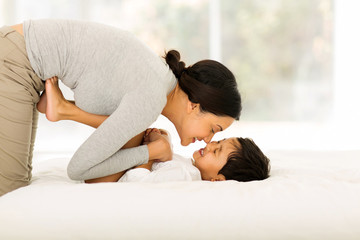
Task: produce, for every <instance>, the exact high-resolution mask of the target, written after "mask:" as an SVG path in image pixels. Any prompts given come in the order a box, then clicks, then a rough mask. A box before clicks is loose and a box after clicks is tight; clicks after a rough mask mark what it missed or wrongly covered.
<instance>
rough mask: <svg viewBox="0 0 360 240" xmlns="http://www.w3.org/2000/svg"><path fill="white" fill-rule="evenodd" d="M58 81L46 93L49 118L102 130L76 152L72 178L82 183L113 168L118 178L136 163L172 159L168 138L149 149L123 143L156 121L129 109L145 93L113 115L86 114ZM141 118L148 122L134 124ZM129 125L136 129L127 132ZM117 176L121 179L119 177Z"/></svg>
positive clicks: (49, 82) (48, 84)
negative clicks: (132, 134)
mask: <svg viewBox="0 0 360 240" xmlns="http://www.w3.org/2000/svg"><path fill="white" fill-rule="evenodd" d="M57 81H58V80H57V78H56V77H54V78H51V79H49V80H47V81H46V85H45V87H46V94H45V95H44V96H43V99H44V98H46V101H45V102H46V104H45V105H46V106H45V109H46V110H45V112H46V117H47V118H48V119H49V120H50V121H58V120H74V121H77V122H80V123H83V124H86V125H89V126H92V127H95V128H98V127H99V128H98V129H97V130H96V131H95V132H94V133H93V134H92V135H91V136H90V137H89V138H88V139H87V140H86V142H85V143H83V144H82V145H81V147H80V148H79V149H78V150H77V151H76V152H75V154H74V156H73V158H72V160H71V161H70V163H69V165H68V175H69V176H70V177H71V178H73V179H78V180H80V179H87V178H92V179H93V178H94V177H95V178H97V177H98V176H99V175H101V174H99V173H100V172H101V171H105V169H109V167H110V168H111V169H112V170H113V171H112V173H111V172H109V174H111V175H114V174H115V175H116V173H114V172H115V171H116V170H118V171H123V170H124V169H128V168H132V167H133V166H134V165H136V162H137V163H141V162H143V163H145V162H147V161H149V160H154V159H156V160H161V161H166V160H170V159H171V158H172V150H171V144H170V143H169V142H168V141H167V139H166V138H162V137H160V138H159V139H157V140H156V141H153V142H150V143H149V144H147V145H146V146H139V145H133V146H136V147H133V146H132V147H130V148H129V145H128V146H127V149H124V146H125V144H126V142H125V143H122V142H123V141H124V139H126V137H127V135H130V134H131V132H136V131H137V130H136V129H138V130H139V131H141V128H142V126H141V125H144V124H145V123H146V122H150V121H152V120H151V119H150V118H149V116H147V115H146V114H145V115H144V114H141V113H140V112H141V111H140V110H141V109H138V110H139V111H136V110H134V109H132V108H130V107H129V106H130V105H131V103H132V102H137V101H140V100H139V98H140V97H141V96H142V95H144V94H145V93H141V94H140V95H139V94H138V93H136V94H135V93H133V94H132V95H131V94H130V95H129V94H127V95H125V96H124V97H123V99H122V102H121V103H120V105H119V107H118V108H117V109H116V111H115V112H114V113H113V114H112V115H111V116H104V115H96V114H91V113H88V112H85V111H83V110H81V109H80V108H78V107H77V106H76V105H74V104H72V103H70V102H69V101H67V100H66V99H65V98H64V97H63V95H62V93H61V90H60V89H59V87H58V82H57ZM135 98H136V100H135ZM140 102H143V103H146V104H145V105H147V106H142V105H141V104H140V105H141V108H151V107H152V106H153V105H151V103H149V101H148V97H144V96H142V101H140ZM38 109H39V106H38ZM140 118H144V121H142V122H141V121H140V122H139V121H137V123H136V124H134V123H133V122H131V119H140ZM151 118H152V117H151ZM105 120H106V121H105ZM114 125H118V126H124V129H114ZM126 126H132V127H131V129H127V127H126ZM144 126H145V125H144ZM94 139H95V140H96V141H95V140H94ZM138 144H139V143H138ZM117 146H119V147H121V150H117V149H119V148H117V149H116V147H117ZM111 151H114V153H113V154H112V155H110V156H109V157H106V156H107V155H108V154H111ZM101 156H102V157H106V160H104V159H102V158H101ZM141 156H146V157H147V159H140V158H139V157H141ZM85 158H87V159H88V160H87V161H84V160H83V159H85ZM119 159H122V161H119ZM114 170H115V171H114ZM107 171H108V170H107ZM96 175H98V176H96ZM113 177H114V178H115V177H118V175H116V176H113Z"/></svg>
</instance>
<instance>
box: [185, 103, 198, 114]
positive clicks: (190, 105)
mask: <svg viewBox="0 0 360 240" xmlns="http://www.w3.org/2000/svg"><path fill="white" fill-rule="evenodd" d="M199 107H200V104H199V103H193V102H191V101H190V100H188V103H187V112H188V113H192V112H194V111H195V112H198V111H199Z"/></svg>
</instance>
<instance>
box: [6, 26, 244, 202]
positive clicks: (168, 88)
mask: <svg viewBox="0 0 360 240" xmlns="http://www.w3.org/2000/svg"><path fill="white" fill-rule="evenodd" d="M0 36H1V37H0V40H1V43H0V48H1V50H0V57H1V59H2V63H1V64H2V65H1V68H0V81H1V83H0V84H1V87H0V89H1V90H0V100H1V103H2V104H1V106H0V114H1V115H0V116H1V121H2V122H1V124H0V136H1V137H0V195H2V194H4V193H6V192H9V191H11V190H14V189H16V188H18V187H21V186H26V185H27V184H28V183H29V181H30V179H31V158H32V150H33V144H34V139H35V132H36V125H37V112H36V107H35V104H36V103H37V102H38V101H39V92H40V91H42V90H43V89H44V84H43V82H42V81H41V79H48V78H50V77H53V76H57V77H58V78H59V79H61V81H62V82H63V83H64V84H65V85H66V86H68V87H69V88H71V89H72V91H73V92H74V98H75V102H76V105H77V106H78V107H79V108H80V109H82V110H85V111H86V112H89V113H92V114H95V115H97V116H98V119H99V121H96V118H91V121H89V119H88V118H87V117H86V116H84V115H80V116H77V115H74V116H71V118H72V120H75V121H78V122H81V123H84V124H88V125H90V126H94V127H96V126H98V125H100V123H101V122H102V121H103V120H104V117H105V116H106V115H110V117H109V118H107V119H106V121H105V122H104V123H103V124H101V125H100V126H99V127H98V128H97V129H96V131H95V132H94V133H93V134H92V135H91V136H90V137H89V138H88V139H87V140H86V141H85V142H84V143H83V144H82V145H81V146H80V148H79V149H78V150H77V151H76V152H75V154H74V156H73V157H72V160H71V162H70V164H69V168H68V174H69V176H70V177H71V178H72V179H78V180H84V179H93V178H97V177H101V176H105V175H109V174H112V173H116V172H120V171H122V170H124V169H128V168H130V167H132V166H135V165H140V164H144V163H146V162H147V161H149V160H153V159H159V160H161V161H166V160H169V159H170V158H171V149H170V147H169V146H167V145H166V144H164V142H161V139H159V141H154V142H152V143H151V144H148V145H142V146H138V147H134V148H129V149H122V150H120V149H121V147H122V146H124V144H125V143H127V142H128V141H129V140H130V139H132V138H133V137H134V136H136V135H138V134H139V133H141V132H142V131H144V130H145V129H146V128H147V127H148V126H149V125H150V124H151V123H153V122H154V121H155V120H156V119H157V117H158V115H159V114H163V115H164V116H165V117H167V118H168V119H169V120H170V121H171V122H172V123H173V124H174V125H175V127H176V130H177V132H178V134H179V136H180V138H181V144H182V145H184V146H186V145H188V144H190V143H191V142H195V141H196V140H204V141H205V142H209V141H210V140H211V138H212V137H213V135H214V134H215V133H216V132H219V131H222V130H224V129H226V128H227V127H228V126H230V125H231V124H232V122H233V121H234V120H235V119H238V118H239V115H240V110H241V99H240V94H239V92H238V90H237V88H236V81H235V78H234V76H233V74H232V73H231V72H230V71H229V70H228V69H227V68H226V67H225V66H223V65H222V64H220V63H218V62H215V61H211V60H204V61H200V62H198V63H196V64H194V65H193V66H190V67H187V68H185V64H184V63H183V62H180V55H179V53H178V52H176V51H170V52H168V53H167V54H166V57H165V58H166V63H167V64H164V63H163V62H162V61H161V59H160V58H159V57H158V56H156V55H155V54H154V53H153V52H152V51H151V50H150V49H149V48H148V47H146V46H145V45H144V44H143V43H142V42H140V41H139V40H138V39H136V38H135V37H134V36H133V35H131V34H130V33H128V32H126V31H122V30H120V29H117V28H114V27H110V26H106V25H102V24H97V23H89V22H81V21H73V20H30V21H25V22H24V23H23V24H19V25H15V26H12V27H3V28H1V29H0ZM25 46H26V47H25ZM25 49H26V50H25ZM5 103H6V104H5ZM50 120H51V119H50ZM15 130H16V131H15ZM120 159H121V160H120Z"/></svg>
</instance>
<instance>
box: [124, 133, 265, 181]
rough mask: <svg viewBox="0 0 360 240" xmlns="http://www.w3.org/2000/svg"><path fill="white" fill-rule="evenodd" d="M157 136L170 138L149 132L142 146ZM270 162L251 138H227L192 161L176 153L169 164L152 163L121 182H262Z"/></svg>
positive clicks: (212, 143)
mask: <svg viewBox="0 0 360 240" xmlns="http://www.w3.org/2000/svg"><path fill="white" fill-rule="evenodd" d="M157 135H166V136H169V135H168V133H167V132H166V131H165V130H162V129H160V130H159V129H156V128H153V129H148V130H147V131H146V133H145V137H144V141H143V144H147V143H148V142H151V141H152V139H154V138H156V137H157ZM269 171H270V161H269V159H268V158H267V157H266V156H265V155H264V154H263V153H262V151H261V150H260V149H259V147H258V146H257V145H256V144H255V143H254V142H253V141H252V140H251V139H249V138H235V137H233V138H228V139H223V140H221V141H217V142H211V143H208V144H207V145H206V147H205V148H201V149H200V150H198V151H195V152H194V154H193V158H192V159H190V158H184V157H182V156H180V155H177V154H174V157H173V160H171V161H167V162H155V161H149V162H148V163H147V164H144V165H140V166H137V167H135V168H132V169H130V170H127V171H126V172H123V173H121V175H122V176H121V177H120V179H119V182H166V181H196V180H208V181H224V180H236V181H241V182H246V181H252V180H263V179H266V178H267V177H268V176H269Z"/></svg>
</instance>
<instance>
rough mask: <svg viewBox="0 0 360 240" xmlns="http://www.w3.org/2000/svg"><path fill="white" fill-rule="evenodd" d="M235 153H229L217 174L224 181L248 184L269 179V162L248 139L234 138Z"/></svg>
mask: <svg viewBox="0 0 360 240" xmlns="http://www.w3.org/2000/svg"><path fill="white" fill-rule="evenodd" d="M236 139H237V141H238V144H234V146H235V149H236V150H235V151H233V152H232V153H230V155H229V156H228V159H227V163H226V164H225V166H224V167H223V168H222V169H221V170H220V171H219V174H222V175H224V176H225V178H226V180H236V181H239V182H248V181H253V180H263V179H266V178H268V177H269V172H270V160H269V159H268V158H267V157H266V156H265V154H264V153H263V152H262V151H261V150H260V148H259V147H258V146H257V145H256V144H255V142H254V141H253V140H252V139H250V138H236Z"/></svg>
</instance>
